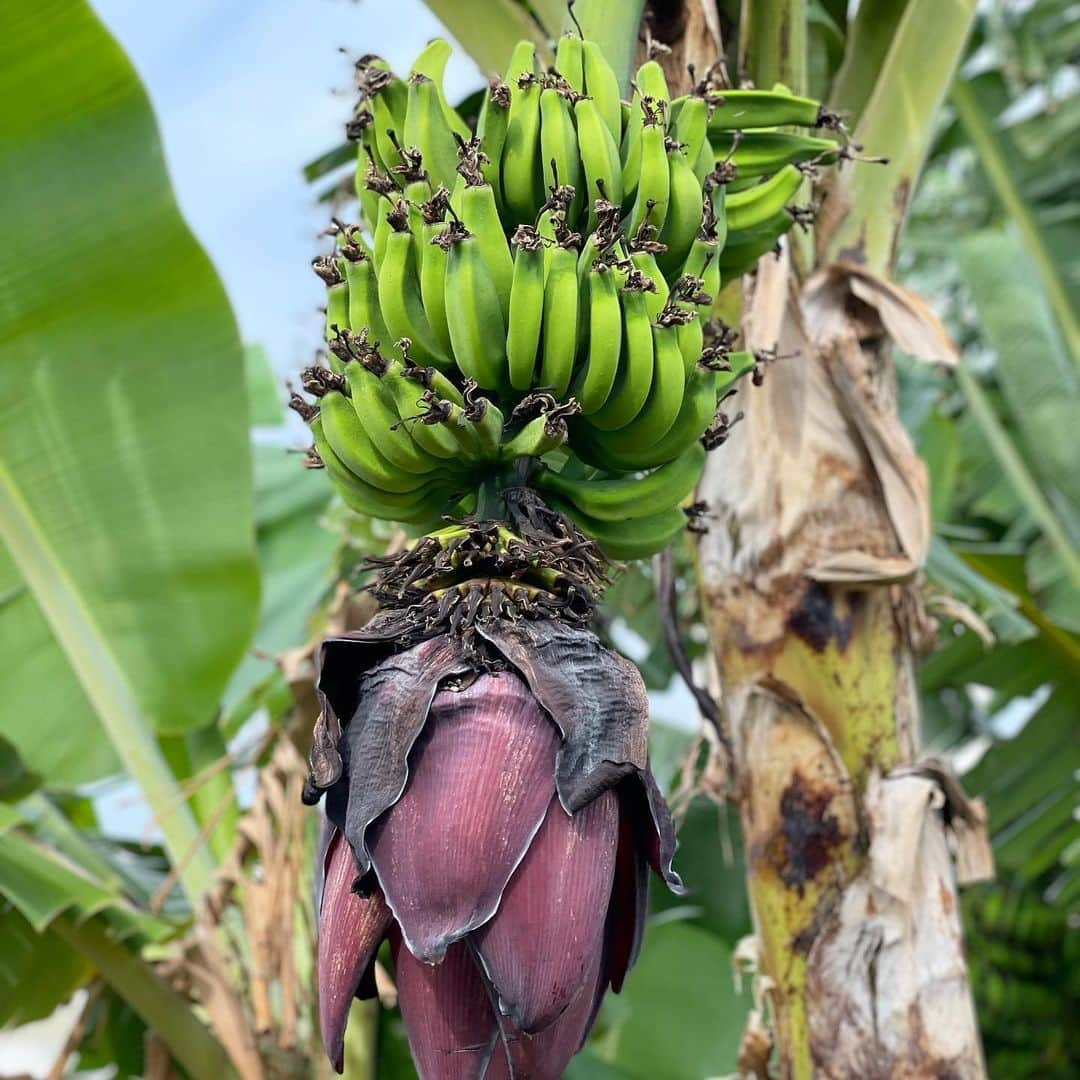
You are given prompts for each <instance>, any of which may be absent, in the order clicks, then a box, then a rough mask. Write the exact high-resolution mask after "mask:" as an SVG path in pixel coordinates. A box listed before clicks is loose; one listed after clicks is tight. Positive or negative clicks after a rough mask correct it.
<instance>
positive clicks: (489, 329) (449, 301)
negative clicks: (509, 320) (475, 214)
mask: <svg viewBox="0 0 1080 1080" xmlns="http://www.w3.org/2000/svg"><path fill="white" fill-rule="evenodd" d="M447 232H448V236H447V243H448V245H449V247H448V251H447V260H446V320H447V325H448V326H449V328H450V340H451V342H452V343H453V346H454V359H455V360H456V361H457V365H458V367H459V368H460V369H461V371H462V373H463V374H464V375H465V376H466V378H469V379H473V380H475V382H476V383H477V384H479V385H480V386H482V387H484V388H485V389H488V390H497V389H499V388H501V387H503V386H504V385H505V383H506V381H507V373H506V322H505V320H504V318H503V313H502V302H501V300H500V297H499V290H498V288H497V287H496V285H495V281H494V279H493V277H492V274H491V271H490V269H489V268H488V265H487V262H486V260H485V250H484V248H483V247H482V246H481V243H480V240H479V238H478V237H476V236H474V235H473V234H472V233H470V232H468V231H467V230H465V229H464V228H463V227H462V226H459V225H458V223H457V222H455V223H453V224H452V225H451V226H450V228H449V229H448V230H447ZM504 242H505V241H504Z"/></svg>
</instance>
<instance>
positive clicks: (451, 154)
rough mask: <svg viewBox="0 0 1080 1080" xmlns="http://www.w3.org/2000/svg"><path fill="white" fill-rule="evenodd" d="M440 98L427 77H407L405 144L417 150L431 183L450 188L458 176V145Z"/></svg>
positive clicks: (437, 90)
mask: <svg viewBox="0 0 1080 1080" xmlns="http://www.w3.org/2000/svg"><path fill="white" fill-rule="evenodd" d="M444 104H445V103H444V101H443V96H442V94H441V93H440V91H439V88H438V86H437V85H436V84H435V83H434V82H433V81H432V80H431V79H429V78H428V77H427V76H426V75H422V74H420V73H417V74H415V75H410V76H409V107H408V111H407V112H406V114H405V144H406V145H407V146H409V147H414V146H415V147H416V148H417V149H418V150H419V151H420V154H421V156H422V158H423V163H424V168H425V169H426V170H427V172H428V175H429V176H430V177H431V182H432V183H433V184H442V185H443V187H445V188H452V187H453V186H454V180H455V179H456V176H457V172H456V170H457V143H456V141H455V140H454V132H453V130H452V129H451V128H450V127H449V125H448V124H447V122H446V116H445V113H444V111H443V105H444Z"/></svg>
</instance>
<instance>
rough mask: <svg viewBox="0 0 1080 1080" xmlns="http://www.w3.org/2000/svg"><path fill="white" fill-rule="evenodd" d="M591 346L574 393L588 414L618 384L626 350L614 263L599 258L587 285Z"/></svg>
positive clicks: (593, 410) (590, 272) (603, 401)
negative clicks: (623, 352) (616, 379)
mask: <svg viewBox="0 0 1080 1080" xmlns="http://www.w3.org/2000/svg"><path fill="white" fill-rule="evenodd" d="M586 297H587V299H586V311H587V315H588V349H587V352H586V356H585V367H584V368H583V369H582V371H581V373H580V375H579V376H578V378H577V380H576V382H575V384H574V389H573V395H574V397H576V398H577V400H578V402H579V403H580V405H581V412H582V414H583V415H585V416H588V415H589V414H590V413H594V412H596V411H597V410H598V409H600V408H602V407H603V405H604V403H605V402H606V401H607V400H608V397H609V396H610V394H611V389H612V387H613V386H614V385H615V376H616V375H617V374H618V370H619V355H620V352H621V350H622V308H621V307H620V305H619V289H618V284H617V281H616V274H615V271H614V269H612V267H610V266H608V265H607V264H606V263H604V262H602V261H599V260H598V261H596V262H594V263H593V265H592V267H591V268H590V269H589V273H588V279H587V287H586Z"/></svg>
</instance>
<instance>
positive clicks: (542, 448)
mask: <svg viewBox="0 0 1080 1080" xmlns="http://www.w3.org/2000/svg"><path fill="white" fill-rule="evenodd" d="M566 438H567V430H566V421H565V420H564V419H562V417H561V416H559V415H554V416H553V415H552V414H550V413H548V414H545V415H543V416H537V417H534V418H533V419H532V420H530V421H529V422H528V423H527V424H526V425H525V426H524V427H523V428H522V429H521V430H520V431H519V432H518V433H517V434H516V435H515V436H513V438H511V439H508V440H507V441H506V442H505V443H503V444H502V447H501V448H500V451H499V454H500V458H501V459H502V460H503V461H514V460H515V459H516V458H520V457H543V456H544V454H550V453H551V452H552V451H553V450H558V449H559V447H561V446H563V445H564V444H565V443H566Z"/></svg>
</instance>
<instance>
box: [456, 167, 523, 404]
mask: <svg viewBox="0 0 1080 1080" xmlns="http://www.w3.org/2000/svg"><path fill="white" fill-rule="evenodd" d="M473 179H476V180H479V179H480V177H478V176H476V177H474V178H473ZM451 205H452V206H453V208H454V210H456V211H457V215H458V217H459V218H460V219H461V224H462V225H464V226H465V228H466V229H467V230H468V231H469V232H470V233H472V235H473V236H474V237H475V238H476V246H477V248H478V250H479V252H480V257H481V259H482V261H483V264H484V268H485V269H486V270H487V273H488V275H489V276H490V277H491V281H492V284H493V285H494V286H495V292H496V293H497V295H498V298H499V308H500V310H501V311H502V317H503V321H504V322H505V320H506V319H508V318H509V317H510V289H511V287H512V285H513V281H514V257H513V255H511V254H510V247H509V245H508V244H507V242H506V234H505V233H504V232H503V227H502V222H501V221H500V220H499V208H498V206H497V205H496V203H495V192H494V189H493V188H492V187H491V185H490V184H485V183H474V182H471V181H470V179H468V178H466V180H465V184H464V187H462V188H461V189H460V190H459V192H458V194H457V196H456V197H454V198H452V199H451ZM481 385H487V384H483V383H482V384H481Z"/></svg>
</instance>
